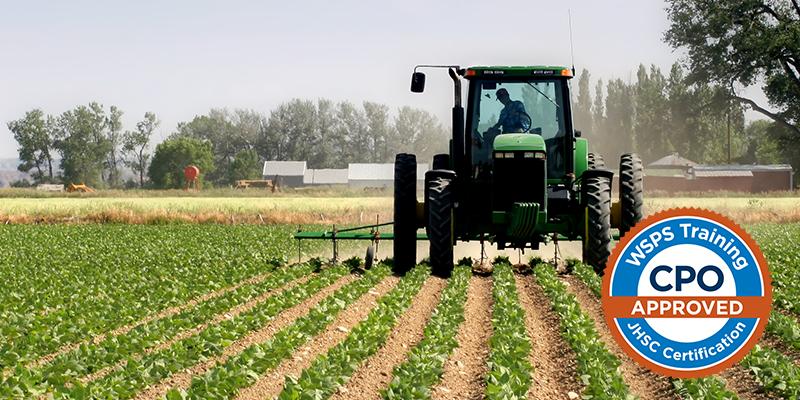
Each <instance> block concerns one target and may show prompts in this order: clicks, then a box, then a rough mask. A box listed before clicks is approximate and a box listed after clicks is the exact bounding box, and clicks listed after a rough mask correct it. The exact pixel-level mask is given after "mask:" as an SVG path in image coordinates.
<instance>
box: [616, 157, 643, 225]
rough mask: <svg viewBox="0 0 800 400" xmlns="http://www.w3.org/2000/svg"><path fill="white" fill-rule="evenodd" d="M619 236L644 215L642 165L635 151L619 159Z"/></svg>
mask: <svg viewBox="0 0 800 400" xmlns="http://www.w3.org/2000/svg"><path fill="white" fill-rule="evenodd" d="M619 202H620V224H619V235H620V237H621V236H622V235H624V234H626V233H627V232H628V231H630V230H631V228H633V226H634V225H636V223H638V222H639V221H641V220H642V218H643V217H644V210H643V209H644V167H643V166H642V159H641V158H640V157H639V155H638V154H636V153H628V154H623V155H622V156H621V157H620V159H619Z"/></svg>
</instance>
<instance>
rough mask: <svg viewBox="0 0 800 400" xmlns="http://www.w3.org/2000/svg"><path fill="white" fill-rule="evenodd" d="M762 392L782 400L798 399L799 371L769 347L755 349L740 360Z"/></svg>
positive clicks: (785, 357)
mask: <svg viewBox="0 0 800 400" xmlns="http://www.w3.org/2000/svg"><path fill="white" fill-rule="evenodd" d="M742 365H743V366H744V367H746V368H748V369H749V370H750V371H751V372H752V373H753V374H754V375H755V376H756V379H757V380H758V381H759V383H761V385H762V386H764V390H766V391H768V392H774V393H775V394H777V395H779V396H780V397H782V398H784V399H796V398H798V397H800V369H798V367H797V365H795V363H794V362H793V361H792V360H791V359H790V358H789V357H787V356H785V355H783V354H782V353H780V352H778V351H777V350H774V349H771V348H769V347H762V346H760V345H756V347H755V348H754V349H753V350H752V351H750V353H749V354H748V355H747V356H746V357H745V358H744V359H743V360H742Z"/></svg>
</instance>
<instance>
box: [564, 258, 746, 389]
mask: <svg viewBox="0 0 800 400" xmlns="http://www.w3.org/2000/svg"><path fill="white" fill-rule="evenodd" d="M569 263H570V266H571V268H572V271H573V273H574V274H575V275H576V276H577V277H578V279H580V280H581V282H583V283H584V284H585V285H586V286H587V287H588V288H589V289H590V290H591V291H592V293H593V294H594V295H595V296H597V297H600V295H601V287H602V283H603V280H602V278H600V277H599V276H598V275H597V274H596V273H594V271H593V270H592V268H591V267H590V266H588V265H586V264H584V263H582V262H579V261H577V260H570V261H569ZM672 385H673V386H674V387H675V390H676V391H677V392H678V393H679V394H680V395H681V397H682V398H684V399H687V400H691V399H698V400H699V399H709V398H711V399H728V400H731V399H736V398H737V396H736V394H735V393H733V392H731V391H730V390H728V389H727V388H726V387H725V382H723V381H722V380H720V379H719V378H718V377H716V376H712V377H708V378H703V379H673V380H672Z"/></svg>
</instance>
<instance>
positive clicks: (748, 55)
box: [665, 0, 800, 143]
mask: <svg viewBox="0 0 800 400" xmlns="http://www.w3.org/2000/svg"><path fill="white" fill-rule="evenodd" d="M667 13H668V17H669V20H670V27H669V30H668V31H667V32H666V34H665V40H666V42H667V43H669V44H670V45H671V46H672V47H674V48H676V49H677V48H685V49H686V50H687V53H688V68H689V70H690V71H691V73H690V74H689V80H690V82H691V83H696V82H704V83H710V84H712V85H714V86H717V87H720V88H724V89H725V94H726V95H727V96H728V97H730V98H731V99H733V100H736V101H738V102H740V103H741V104H743V105H746V106H748V107H750V108H752V109H753V110H755V111H758V112H760V113H762V114H764V115H765V116H767V117H768V118H770V119H772V120H774V121H775V122H776V123H778V124H780V125H781V126H782V127H783V128H784V129H786V130H787V131H789V132H793V133H794V135H795V143H796V142H797V139H800V2H798V1H797V0H727V1H711V0H670V1H669V5H668V7H667ZM761 82H763V86H762V89H763V90H764V93H765V94H766V96H767V98H768V100H769V103H770V105H771V106H772V107H775V108H776V109H777V111H774V112H773V111H770V110H768V109H767V108H766V106H765V105H763V104H758V103H757V102H755V101H753V100H752V99H749V98H745V97H742V96H740V95H738V94H736V92H735V90H734V84H739V85H742V86H750V85H753V84H757V83H761Z"/></svg>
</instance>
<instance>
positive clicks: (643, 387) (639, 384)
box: [562, 275, 678, 400]
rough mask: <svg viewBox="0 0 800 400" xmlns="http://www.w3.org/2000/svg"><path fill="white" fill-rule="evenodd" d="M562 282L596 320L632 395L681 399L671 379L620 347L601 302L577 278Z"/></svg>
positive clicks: (572, 277) (567, 277)
mask: <svg viewBox="0 0 800 400" xmlns="http://www.w3.org/2000/svg"><path fill="white" fill-rule="evenodd" d="M562 279H563V281H564V282H565V283H566V284H567V286H568V289H569V291H570V293H572V294H574V295H575V296H576V297H577V299H578V302H579V303H580V305H581V309H583V310H584V311H585V312H586V313H588V314H589V316H590V317H591V318H592V320H594V326H595V329H597V332H598V333H599V334H600V338H601V339H602V340H603V342H604V343H605V344H606V346H607V347H608V349H609V350H611V352H612V353H614V354H615V355H616V356H617V358H619V360H620V361H621V362H622V365H621V366H620V372H621V373H622V377H623V379H624V380H625V383H627V384H628V386H629V387H630V389H631V393H633V394H634V395H636V396H638V397H639V398H640V399H642V400H650V399H654V400H660V399H678V395H677V393H675V390H674V387H673V386H672V383H671V382H670V380H669V379H668V378H666V377H663V376H660V375H656V374H654V373H653V372H651V371H649V370H648V369H647V368H644V367H642V366H641V365H639V364H637V363H636V362H635V361H633V360H632V359H631V358H630V357H628V355H627V354H626V353H625V352H623V351H622V349H621V348H620V347H619V345H617V342H616V341H615V340H614V337H613V336H611V331H610V330H609V329H608V325H606V322H605V317H604V316H603V307H602V305H601V304H600V299H598V298H597V297H596V296H595V295H594V294H593V293H592V291H591V290H590V289H589V288H588V287H587V286H586V285H585V284H584V283H583V282H581V281H580V279H578V278H577V277H575V276H572V275H564V276H563V277H562Z"/></svg>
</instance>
